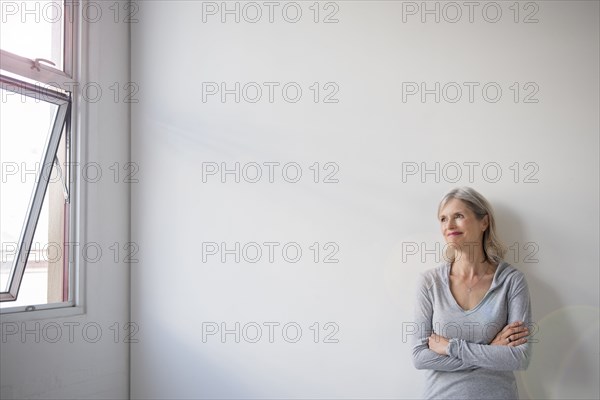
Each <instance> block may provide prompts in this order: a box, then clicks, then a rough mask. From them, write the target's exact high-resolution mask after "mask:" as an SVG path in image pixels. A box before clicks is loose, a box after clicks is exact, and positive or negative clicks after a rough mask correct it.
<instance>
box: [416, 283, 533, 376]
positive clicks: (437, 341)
mask: <svg viewBox="0 0 600 400" xmlns="http://www.w3.org/2000/svg"><path fill="white" fill-rule="evenodd" d="M432 316H433V304H432V300H431V296H430V293H429V290H428V288H427V285H426V283H425V282H424V281H423V280H421V281H420V284H419V289H418V291H417V303H416V306H415V322H416V324H417V326H418V327H419V329H420V330H421V331H420V332H418V334H417V335H414V336H413V348H412V354H413V364H414V365H415V367H416V368H417V369H433V370H438V371H461V370H472V369H476V368H486V369H491V370H497V371H506V370H521V369H526V368H527V366H528V365H529V361H530V358H531V344H530V343H528V341H527V338H526V336H527V335H528V334H529V331H528V330H527V325H526V323H528V322H530V321H531V304H530V299H529V291H528V287H527V283H526V281H525V279H524V277H523V276H520V279H518V280H516V281H515V284H514V287H513V288H512V290H511V291H510V298H509V303H508V322H509V324H508V325H507V326H505V327H504V328H503V329H502V330H501V331H500V332H498V333H497V335H496V337H495V338H494V340H492V341H491V342H490V343H489V344H478V343H472V342H468V341H466V340H464V339H455V338H454V339H448V338H445V337H443V336H441V335H438V334H436V333H435V332H433V330H432V322H431V321H432ZM511 321H512V322H511ZM509 338H510V341H509V340H508V339H509Z"/></svg>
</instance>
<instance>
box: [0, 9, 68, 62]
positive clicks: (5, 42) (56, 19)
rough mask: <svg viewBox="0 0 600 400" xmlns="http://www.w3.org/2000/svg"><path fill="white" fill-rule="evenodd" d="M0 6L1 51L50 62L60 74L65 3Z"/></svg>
mask: <svg viewBox="0 0 600 400" xmlns="http://www.w3.org/2000/svg"><path fill="white" fill-rule="evenodd" d="M0 6H1V8H0V9H1V10H2V23H1V24H0V49H2V50H5V51H9V52H11V53H14V54H17V55H19V56H22V57H27V58H30V59H32V60H35V59H36V58H43V59H46V60H50V61H52V62H53V63H54V64H56V68H57V69H59V70H61V71H62V70H63V43H64V39H63V38H64V10H65V8H64V7H65V6H64V1H60V0H36V1H30V0H28V1H13V0H11V1H7V0H0Z"/></svg>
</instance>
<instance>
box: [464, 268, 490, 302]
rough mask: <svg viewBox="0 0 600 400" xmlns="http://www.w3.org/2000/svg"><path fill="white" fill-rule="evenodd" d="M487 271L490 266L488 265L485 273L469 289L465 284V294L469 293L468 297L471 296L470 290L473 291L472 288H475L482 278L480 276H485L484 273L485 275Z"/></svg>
mask: <svg viewBox="0 0 600 400" xmlns="http://www.w3.org/2000/svg"><path fill="white" fill-rule="evenodd" d="M489 270H490V266H489V265H488V267H487V268H486V270H485V272H484V273H483V275H481V276H480V277H479V279H477V282H475V283H474V284H473V285H471V286H470V287H469V285H467V284H466V283H465V286H466V287H467V293H469V295H471V291H472V289H473V288H474V287H475V286H476V285H477V284H478V283H479V281H480V280H481V277H482V276H485V274H486V273H487V272H488V271H489Z"/></svg>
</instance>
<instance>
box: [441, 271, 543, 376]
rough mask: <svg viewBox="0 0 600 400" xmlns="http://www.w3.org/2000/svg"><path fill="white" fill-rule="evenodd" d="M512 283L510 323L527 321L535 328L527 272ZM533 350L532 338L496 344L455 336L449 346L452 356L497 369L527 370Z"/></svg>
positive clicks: (509, 298)
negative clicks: (512, 343)
mask: <svg viewBox="0 0 600 400" xmlns="http://www.w3.org/2000/svg"><path fill="white" fill-rule="evenodd" d="M511 285H512V286H511V288H510V290H509V292H508V293H509V295H508V323H509V324H510V323H513V322H515V321H523V322H524V324H525V326H528V327H531V324H532V321H531V301H530V297H529V289H528V286H527V282H526V280H525V277H524V275H523V274H522V273H518V275H517V276H515V278H514V280H513V281H512V282H511ZM530 331H531V328H530ZM531 351H532V349H531V343H530V342H529V341H527V342H525V343H524V344H520V345H518V346H492V345H487V344H477V343H471V342H468V341H466V340H464V339H451V340H450V344H449V345H448V354H449V355H450V357H451V358H453V359H455V360H461V361H463V362H464V363H467V364H472V365H476V366H478V367H481V368H487V369H491V370H496V371H508V370H524V369H527V367H528V366H529V362H530V360H531Z"/></svg>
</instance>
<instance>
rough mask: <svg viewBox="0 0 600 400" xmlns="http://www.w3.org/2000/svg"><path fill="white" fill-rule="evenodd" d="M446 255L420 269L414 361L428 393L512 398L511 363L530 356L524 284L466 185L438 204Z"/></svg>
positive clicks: (488, 213) (481, 202) (483, 203)
mask: <svg viewBox="0 0 600 400" xmlns="http://www.w3.org/2000/svg"><path fill="white" fill-rule="evenodd" d="M438 217H439V221H440V224H441V230H442V234H443V235H444V239H445V240H446V243H447V245H446V248H447V249H448V250H449V252H450V253H451V254H449V255H448V261H447V262H445V263H443V264H441V265H439V266H438V267H436V268H433V269H430V270H428V271H426V272H424V273H423V274H421V275H420V279H419V285H418V290H417V301H416V307H415V322H416V326H417V327H418V330H419V332H418V334H416V335H413V338H414V341H413V362H414V365H415V367H416V368H418V369H425V370H427V371H426V388H425V392H424V397H425V398H427V399H477V400H480V399H495V400H498V399H518V393H517V383H516V380H515V376H514V373H513V370H520V369H526V368H527V366H528V364H529V360H530V358H531V344H530V343H529V342H528V339H527V336H528V335H529V330H528V325H529V324H531V304H530V300H529V290H528V287H527V282H526V280H525V276H524V275H523V273H522V272H520V271H518V270H517V269H516V268H514V267H513V266H511V265H510V264H508V263H507V262H505V261H504V260H503V259H502V257H503V255H504V252H505V249H504V248H503V246H502V245H501V244H500V242H499V240H498V238H497V236H496V230H495V229H496V228H495V222H494V215H493V212H492V208H491V206H490V204H489V203H488V202H487V200H486V199H485V198H484V197H483V196H482V195H481V194H479V193H478V192H477V191H475V190H474V189H472V188H470V187H460V188H456V189H453V190H451V191H450V192H448V193H447V194H446V195H445V196H444V197H443V198H442V200H441V202H440V205H439V207H438Z"/></svg>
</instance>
